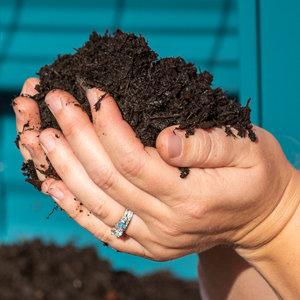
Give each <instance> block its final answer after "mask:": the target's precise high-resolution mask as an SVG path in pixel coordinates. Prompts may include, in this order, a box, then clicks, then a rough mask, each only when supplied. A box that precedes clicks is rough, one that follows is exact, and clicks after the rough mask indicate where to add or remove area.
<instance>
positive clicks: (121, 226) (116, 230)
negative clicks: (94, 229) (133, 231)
mask: <svg viewBox="0 0 300 300" xmlns="http://www.w3.org/2000/svg"><path fill="white" fill-rule="evenodd" d="M132 217H133V212H132V211H131V210H129V209H127V208H126V209H125V212H124V215H123V217H122V218H121V219H120V221H119V222H118V223H116V225H115V226H114V227H113V228H112V229H111V235H115V236H116V237H118V238H119V237H120V236H122V235H123V233H124V232H125V231H126V229H127V227H128V225H129V222H130V221H131V219H132Z"/></svg>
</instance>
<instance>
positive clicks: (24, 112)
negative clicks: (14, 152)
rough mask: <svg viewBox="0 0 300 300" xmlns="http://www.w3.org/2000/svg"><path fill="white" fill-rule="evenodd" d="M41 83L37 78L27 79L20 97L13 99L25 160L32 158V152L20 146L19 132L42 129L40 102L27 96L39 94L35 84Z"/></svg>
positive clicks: (21, 149)
mask: <svg viewBox="0 0 300 300" xmlns="http://www.w3.org/2000/svg"><path fill="white" fill-rule="evenodd" d="M38 83H39V80H38V79H37V78H29V79H27V80H26V82H25V84H24V86H23V88H22V91H21V95H22V96H20V97H17V98H16V99H14V100H13V102H12V106H13V109H14V112H15V115H16V127H17V134H18V137H17V140H16V141H17V144H18V146H19V149H20V151H21V154H22V156H23V158H24V160H25V161H28V160H29V159H30V153H29V152H28V151H27V149H26V148H24V147H20V144H19V134H20V133H21V132H23V131H25V130H28V129H29V130H32V129H34V130H39V129H40V124H41V120H40V113H39V108H38V104H37V103H36V102H35V101H34V100H33V99H31V98H29V97H25V96H34V95H35V94H37V91H36V90H35V88H34V87H35V85H36V84H38Z"/></svg>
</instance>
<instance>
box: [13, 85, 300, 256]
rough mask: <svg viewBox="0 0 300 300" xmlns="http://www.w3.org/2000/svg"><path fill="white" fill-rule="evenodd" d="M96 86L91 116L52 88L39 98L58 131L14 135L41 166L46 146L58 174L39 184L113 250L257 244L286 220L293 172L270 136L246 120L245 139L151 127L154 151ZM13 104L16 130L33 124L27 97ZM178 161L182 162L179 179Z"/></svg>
mask: <svg viewBox="0 0 300 300" xmlns="http://www.w3.org/2000/svg"><path fill="white" fill-rule="evenodd" d="M29 82H30V81H29ZM27 84H29V83H28V82H27ZM104 94H105V93H104V92H103V91H99V90H96V89H92V90H89V91H87V97H88V99H89V102H90V104H91V108H92V115H93V123H91V122H90V120H89V118H88V116H87V115H86V113H85V112H83V111H82V110H81V108H80V105H79V103H78V102H77V101H76V99H74V98H73V97H72V96H71V95H70V94H68V93H66V92H64V91H61V90H55V91H52V92H50V93H49V94H48V95H47V96H46V102H47V104H48V106H49V108H50V110H51V111H52V113H53V114H54V116H55V118H56V119H57V121H58V123H59V125H60V127H61V129H62V132H63V133H61V132H59V131H57V130H54V129H51V128H48V129H46V130H44V131H42V132H41V133H39V128H38V127H37V128H38V130H37V133H38V136H39V137H38V140H37V135H33V134H32V133H31V132H32V131H33V130H30V131H24V132H23V134H22V135H21V144H22V145H24V147H25V149H26V150H27V152H24V151H23V153H22V154H23V156H24V157H25V159H26V158H27V159H28V155H30V156H31V157H32V159H33V160H34V163H35V165H36V166H37V168H39V167H40V166H41V165H42V166H44V165H46V166H47V164H46V162H47V161H46V156H45V154H46V155H47V157H48V158H49V159H50V161H51V163H52V165H53V167H54V168H55V170H56V172H57V173H58V174H59V176H60V178H61V179H62V180H55V179H53V178H46V180H45V181H44V183H43V186H42V189H43V192H44V193H47V194H49V195H50V196H52V197H53V199H54V200H55V201H56V202H57V203H58V204H59V205H60V207H61V208H62V209H63V210H64V211H66V212H67V213H68V214H69V216H70V217H72V218H73V219H74V220H75V221H76V222H78V223H79V225H81V226H82V227H84V228H86V229H87V230H88V231H90V232H91V233H92V234H94V235H95V236H96V237H97V238H98V239H100V240H102V241H103V242H105V243H107V244H109V245H110V246H111V247H113V248H115V249H117V250H118V251H122V252H127V253H131V254H134V255H138V256H142V257H146V258H149V259H153V260H157V261H164V260H170V259H175V258H178V257H181V256H185V255H188V254H191V253H198V252H201V251H203V250H206V249H209V248H211V247H213V246H215V245H218V244H224V243H230V244H235V245H237V246H239V247H243V248H256V247H259V246H261V245H263V244H265V243H267V242H268V241H269V240H271V239H272V238H274V236H275V235H276V234H278V232H279V231H280V230H281V229H282V226H284V223H285V222H286V218H282V219H280V220H277V222H275V221H274V220H275V218H277V217H278V212H279V214H280V211H281V210H282V207H283V205H284V200H283V199H285V194H286V193H287V191H288V187H289V185H290V182H291V180H292V178H293V177H294V176H295V175H294V174H295V172H294V169H293V168H292V167H291V165H290V164H289V163H288V162H287V160H286V158H285V156H284V154H283V153H282V151H281V148H280V146H279V144H278V143H277V141H276V140H275V138H274V137H273V136H272V135H271V134H269V133H268V132H266V131H264V130H263V129H261V128H258V127H255V132H256V135H257V137H258V139H257V142H251V141H250V139H247V138H239V137H238V138H233V137H231V136H226V133H225V132H224V130H222V129H219V128H216V129H213V130H201V129H196V131H195V135H193V136H190V137H189V138H186V137H185V136H184V131H179V130H175V127H176V126H173V127H169V128H167V129H165V130H164V131H163V132H162V133H161V134H160V135H159V137H158V139H157V145H156V146H157V147H156V149H155V148H151V147H144V146H143V145H142V144H141V142H140V141H139V140H138V139H137V138H136V136H135V133H134V132H133V130H132V129H131V127H130V126H129V125H128V124H127V123H126V122H125V121H124V120H123V119H122V115H121V113H120V111H119V109H118V106H117V104H116V103H115V101H114V100H113V99H112V97H111V96H109V95H106V96H105V97H104V98H103V99H102V100H101V106H100V109H99V110H98V111H96V109H95V107H94V105H95V103H96V102H97V101H98V99H99V98H100V97H101V96H102V95H104ZM15 102H16V105H15V106H14V107H20V106H21V105H23V106H22V107H23V108H24V109H23V111H24V115H25V116H26V117H25V118H24V119H23V120H22V119H21V120H18V121H17V126H18V131H20V129H21V127H22V125H24V122H26V121H27V120H29V118H30V116H31V117H32V116H37V117H35V119H30V122H31V125H32V126H38V124H39V123H40V120H39V117H38V109H37V106H36V105H34V104H33V103H32V100H31V99H29V98H24V97H22V98H17V99H16V100H15ZM21 111H22V110H21ZM33 123H35V124H33ZM29 132H30V133H29ZM38 141H39V142H38ZM39 143H40V144H39ZM179 166H181V167H190V170H191V171H190V174H189V175H188V176H187V177H186V178H184V179H181V178H180V171H179V170H178V167H179ZM37 172H39V171H37ZM278 174H279V176H278ZM40 177H41V178H42V176H41V175H40ZM43 179H44V178H42V180H43ZM293 205H294V204H292V205H290V208H289V209H290V210H291V213H292V207H293ZM295 205H296V204H295ZM125 208H128V209H130V210H131V211H133V212H134V217H133V218H132V220H131V222H130V224H129V226H128V228H127V230H126V234H124V235H123V236H122V237H120V238H117V237H115V236H113V235H111V228H112V227H113V226H114V225H115V223H117V222H118V221H119V219H120V218H121V216H122V215H123V213H124V210H125ZM269 227H271V229H272V230H269V231H268V232H264V234H263V235H262V234H261V232H262V230H264V231H265V229H266V228H269Z"/></svg>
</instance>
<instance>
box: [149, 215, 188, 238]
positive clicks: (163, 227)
mask: <svg viewBox="0 0 300 300" xmlns="http://www.w3.org/2000/svg"><path fill="white" fill-rule="evenodd" d="M167 224H171V226H170V225H167ZM155 226H156V228H157V229H158V230H159V231H160V232H161V233H163V234H164V235H165V236H167V237H179V236H181V235H182V232H181V229H180V227H179V226H177V225H175V224H174V222H173V221H172V220H169V221H167V220H166V219H164V221H163V222H161V221H157V223H156V224H155Z"/></svg>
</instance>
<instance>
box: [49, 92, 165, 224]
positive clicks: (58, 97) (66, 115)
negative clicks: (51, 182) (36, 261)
mask: <svg viewBox="0 0 300 300" xmlns="http://www.w3.org/2000/svg"><path fill="white" fill-rule="evenodd" d="M46 102H47V104H48V105H49V108H50V110H51V111H52V113H53V114H54V116H55V118H56V120H57V121H58V123H59V125H60V127H61V129H62V131H63V133H64V136H65V138H66V139H67V140H68V143H69V145H70V146H71V148H72V150H73V152H74V154H75V155H76V158H77V159H78V161H80V163H81V165H82V166H83V167H84V169H85V171H86V173H87V174H88V175H89V177H90V178H91V180H92V181H93V182H94V183H95V184H96V186H98V187H99V188H101V190H102V191H104V192H105V193H106V194H108V195H109V196H110V197H112V198H113V199H115V200H116V201H117V202H119V203H121V204H122V205H124V206H126V207H131V208H132V209H134V210H135V211H137V213H138V214H139V215H140V216H141V217H146V218H147V217H148V216H149V215H153V214H158V213H160V212H161V213H162V210H161V203H160V201H159V200H158V199H155V198H154V197H149V195H147V194H146V193H144V192H142V191H141V190H140V189H138V188H137V187H136V186H135V185H133V184H132V183H130V182H129V181H128V180H127V179H126V178H124V176H122V175H121V174H120V173H119V171H118V170H117V169H116V167H115V165H114V164H113V162H112V161H111V157H110V155H111V154H110V153H109V154H108V152H107V150H106V149H105V148H104V147H103V145H102V143H101V141H100V139H99V136H98V135H97V133H96V131H95V128H94V125H93V124H92V123H91V122H90V119H89V118H88V116H87V114H86V113H85V112H84V111H82V109H81V108H80V107H78V105H79V104H78V102H77V101H76V99H75V98H74V97H72V96H71V95H70V94H68V93H67V92H64V91H60V90H56V91H53V92H50V93H49V94H48V95H47V96H46ZM135 139H136V138H135ZM136 140H137V139H136ZM123 146H124V147H125V148H126V147H127V146H126V144H124V145H121V146H120V145H119V146H118V149H119V150H120V152H121V149H120V148H122V147H123ZM69 188H70V187H69ZM125 199H127V202H126V205H125V203H124V201H125ZM138 199H140V201H138ZM145 199H149V201H151V206H149V204H148V202H146V201H145Z"/></svg>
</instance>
